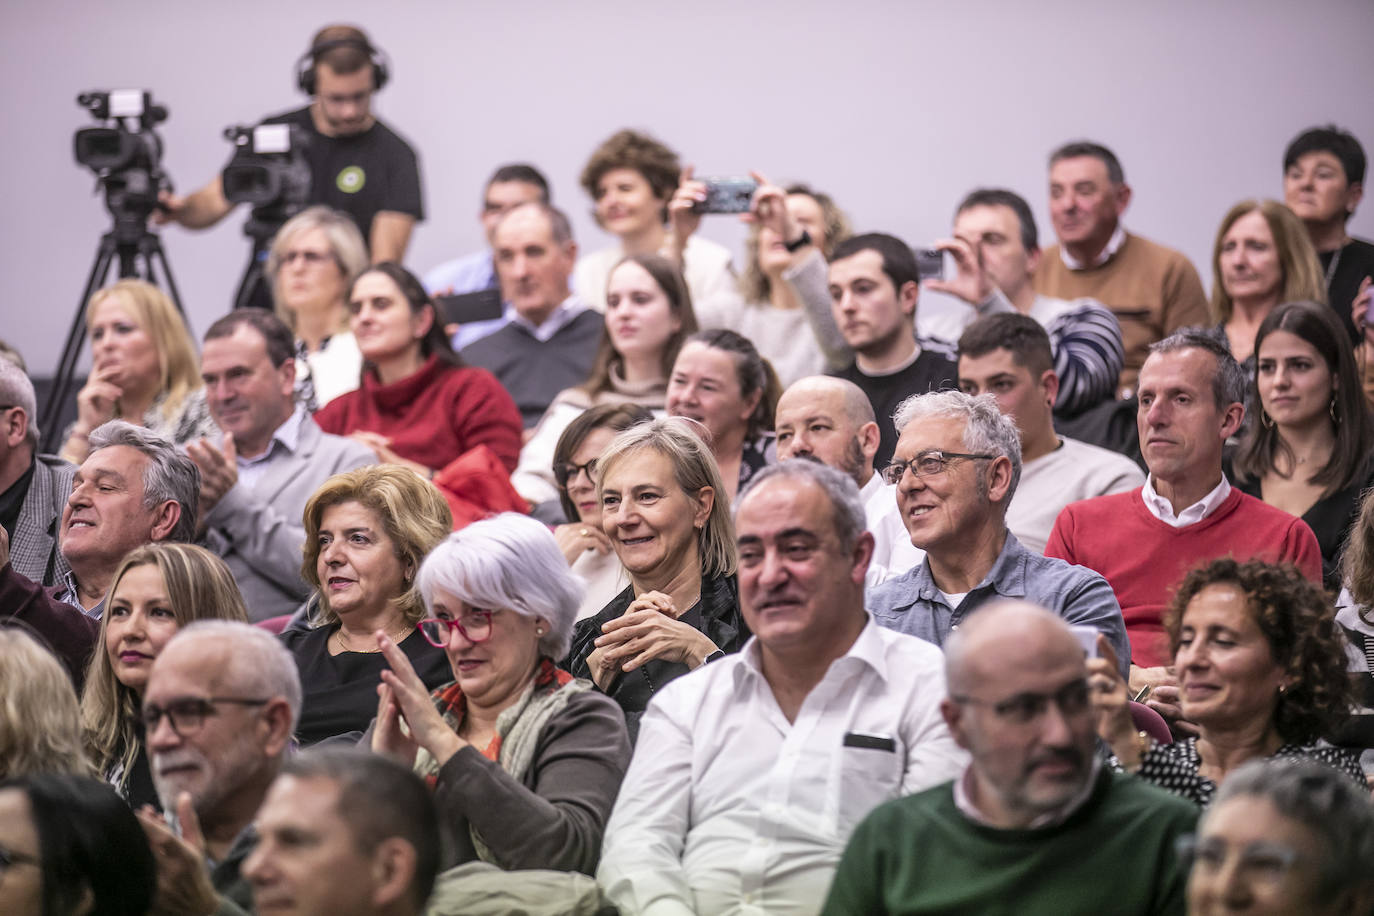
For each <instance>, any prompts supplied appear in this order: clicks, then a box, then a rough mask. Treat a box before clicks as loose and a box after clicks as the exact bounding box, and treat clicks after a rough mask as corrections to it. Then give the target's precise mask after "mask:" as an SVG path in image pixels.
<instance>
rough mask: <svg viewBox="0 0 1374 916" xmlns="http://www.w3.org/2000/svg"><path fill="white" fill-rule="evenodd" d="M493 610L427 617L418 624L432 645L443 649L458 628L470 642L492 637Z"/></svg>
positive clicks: (482, 640) (483, 640) (478, 641)
mask: <svg viewBox="0 0 1374 916" xmlns="http://www.w3.org/2000/svg"><path fill="white" fill-rule="evenodd" d="M493 613H494V612H493V611H487V610H474V611H468V612H467V613H466V614H463V615H462V616H460V617H454V618H448V617H426V618H425V619H424V620H421V621H420V622H419V623H418V624H416V626H418V627H419V628H420V632H421V633H422V634H423V635H424V637H425V639H426V640H427V641H428V642H429V644H430V645H431V646H434V647H435V648H437V649H442V648H444V647H445V646H447V645H448V643H449V640H450V639H451V638H452V637H453V631H454V630H455V629H456V630H457V631H458V632H459V633H462V634H463V638H464V639H466V640H467V641H468V642H470V643H480V642H486V641H487V640H488V639H491V615H492V614H493Z"/></svg>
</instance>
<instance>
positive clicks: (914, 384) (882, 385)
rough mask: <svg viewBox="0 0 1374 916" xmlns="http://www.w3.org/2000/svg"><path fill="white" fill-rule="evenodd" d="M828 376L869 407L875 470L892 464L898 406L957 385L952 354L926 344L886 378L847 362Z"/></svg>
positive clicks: (957, 378)
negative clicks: (857, 392)
mask: <svg viewBox="0 0 1374 916" xmlns="http://www.w3.org/2000/svg"><path fill="white" fill-rule="evenodd" d="M831 374H832V375H836V376H839V377H840V378H842V379H848V380H849V381H851V382H853V383H854V384H856V385H858V386H859V387H860V388H862V389H863V392H864V394H866V395H868V400H869V403H871V404H872V405H873V413H874V414H875V415H876V416H877V418H878V433H879V440H878V454H876V455H874V456H873V466H874V467H875V468H877V469H878V470H879V471H881V470H882V469H883V468H885V467H887V465H888V463H889V462H891V461H892V450H893V449H895V448H896V447H897V427H896V426H894V425H893V424H892V414H893V413H895V412H896V410H897V407H898V405H900V404H901V403H902V402H903V401H905V400H906V399H907V398H909V397H911V396H912V395H913V394H925V393H926V392H927V391H939V390H941V389H944V388H954V387H956V386H957V385H958V383H959V366H958V365H957V364H956V363H955V362H954V360H953V358H952V354H950V353H949V352H948V351H945V350H941V349H936V348H935V347H934V346H933V345H932V344H930V343H923V345H922V347H921V353H920V355H919V356H917V357H916V361H915V362H913V363H912V364H911V365H909V366H907V367H906V368H905V369H898V370H897V371H896V372H893V373H891V374H890V375H869V374H868V373H866V372H864V371H863V370H862V369H860V368H859V366H858V364H857V363H850V364H849V366H848V368H845V369H841V370H840V371H839V372H833V373H831Z"/></svg>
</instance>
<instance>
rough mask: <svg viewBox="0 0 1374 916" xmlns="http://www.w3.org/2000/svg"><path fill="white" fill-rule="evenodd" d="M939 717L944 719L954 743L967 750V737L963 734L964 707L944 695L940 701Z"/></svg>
mask: <svg viewBox="0 0 1374 916" xmlns="http://www.w3.org/2000/svg"><path fill="white" fill-rule="evenodd" d="M940 718H942V719H944V720H945V726H946V727H947V728H948V729H949V734H950V737H952V738H953V739H954V743H955V744H957V745H959V746H960V747H961V748H963V749H964V750H968V749H969V746H968V737H967V736H966V735H965V734H964V708H963V707H962V706H960V705H959V704H958V703H956V702H954V701H953V700H951V699H950V698H949V697H945V698H944V699H943V700H941V701H940Z"/></svg>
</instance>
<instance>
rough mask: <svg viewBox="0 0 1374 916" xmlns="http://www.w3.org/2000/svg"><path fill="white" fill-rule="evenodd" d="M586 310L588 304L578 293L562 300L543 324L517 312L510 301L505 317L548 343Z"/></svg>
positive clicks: (541, 341) (540, 340)
mask: <svg viewBox="0 0 1374 916" xmlns="http://www.w3.org/2000/svg"><path fill="white" fill-rule="evenodd" d="M586 310H587V306H586V305H584V304H583V302H582V300H581V299H579V298H577V296H576V295H572V296H569V297H568V298H566V299H564V300H563V301H562V302H560V303H559V304H558V306H557V307H556V308H555V309H554V310H553V311H552V312H550V313H549V317H547V318H545V319H544V323H543V324H535V323H534V322H533V321H530V320H529V319H528V318H526V317H524V316H523V315H521V314H520V313H519V312H517V311H516V310H515V306H513V305H511V304H509V303H507V304H506V315H505V317H506V320H507V321H508V322H509V323H511V324H518V325H520V326H521V327H522V328H524V329H525V330H527V331H529V332H530V335H531V336H532V337H533V338H534V339H535V340H537V341H539V342H540V343H548V342H549V341H550V340H552V339H553V335H555V334H557V333H558V332H559V331H560V330H562V329H563V326H564V325H566V324H567V323H568V322H569V321H572V320H573V319H574V318H576V317H577V316H578V315H580V314H582V313H583V312H584V311H586Z"/></svg>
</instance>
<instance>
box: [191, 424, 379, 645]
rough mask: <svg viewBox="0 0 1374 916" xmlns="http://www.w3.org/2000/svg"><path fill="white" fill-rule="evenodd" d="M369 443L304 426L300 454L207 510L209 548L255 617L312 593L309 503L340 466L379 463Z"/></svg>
mask: <svg viewBox="0 0 1374 916" xmlns="http://www.w3.org/2000/svg"><path fill="white" fill-rule="evenodd" d="M376 463H377V456H376V454H374V453H373V451H372V449H370V448H368V447H367V446H365V445H363V444H361V443H359V442H354V441H353V440H351V439H345V438H343V437H342V436H331V435H329V434H327V433H324V432H321V430H320V428H319V427H318V426H316V425H315V422H314V421H313V420H310V419H309V418H307V419H306V421H305V422H304V423H302V424H301V434H300V441H299V443H298V445H297V448H296V451H295V453H294V454H279V455H277V456H276V457H274V458H273V459H272V460H271V462H270V463H269V466H268V469H267V470H266V471H265V472H264V473H263V476H262V477H261V478H260V479H259V480H258V482H257V483H256V485H254V487H253V488H252V489H251V490H250V489H249V488H248V487H246V486H242V485H240V484H235V485H234V486H233V487H232V488H231V489H230V490H229V492H228V493H226V494H224V497H223V498H222V499H221V500H220V501H219V503H217V504H216V505H215V508H214V509H212V510H210V514H209V515H208V516H206V519H205V526H206V533H205V546H206V547H208V548H209V549H210V550H213V551H214V552H215V553H217V554H219V555H220V556H221V557H223V558H224V562H225V563H226V564H227V565H228V567H229V570H230V572H232V573H233V574H234V580H235V581H236V582H238V584H239V589H240V590H241V591H242V592H243V600H244V603H245V604H246V605H247V606H248V616H249V617H250V618H251V619H253V620H255V621H256V620H266V619H268V618H269V617H279V616H281V615H282V614H290V613H291V612H292V611H294V610H296V608H297V607H299V606H300V604H301V602H303V601H305V599H306V598H308V597H309V596H310V588H309V587H308V586H307V585H306V584H305V580H304V579H302V578H301V560H302V556H303V555H302V548H303V547H304V545H305V525H304V519H303V516H304V514H305V504H306V503H307V502H308V501H309V500H310V497H311V495H312V494H313V493H314V492H315V491H316V490H317V489H318V488H319V486H320V484H322V483H324V482H325V481H326V480H327V479H329V478H330V477H332V476H333V475H335V474H337V473H339V472H340V471H351V470H353V469H354V468H360V467H363V466H365V465H369V464H376Z"/></svg>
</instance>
